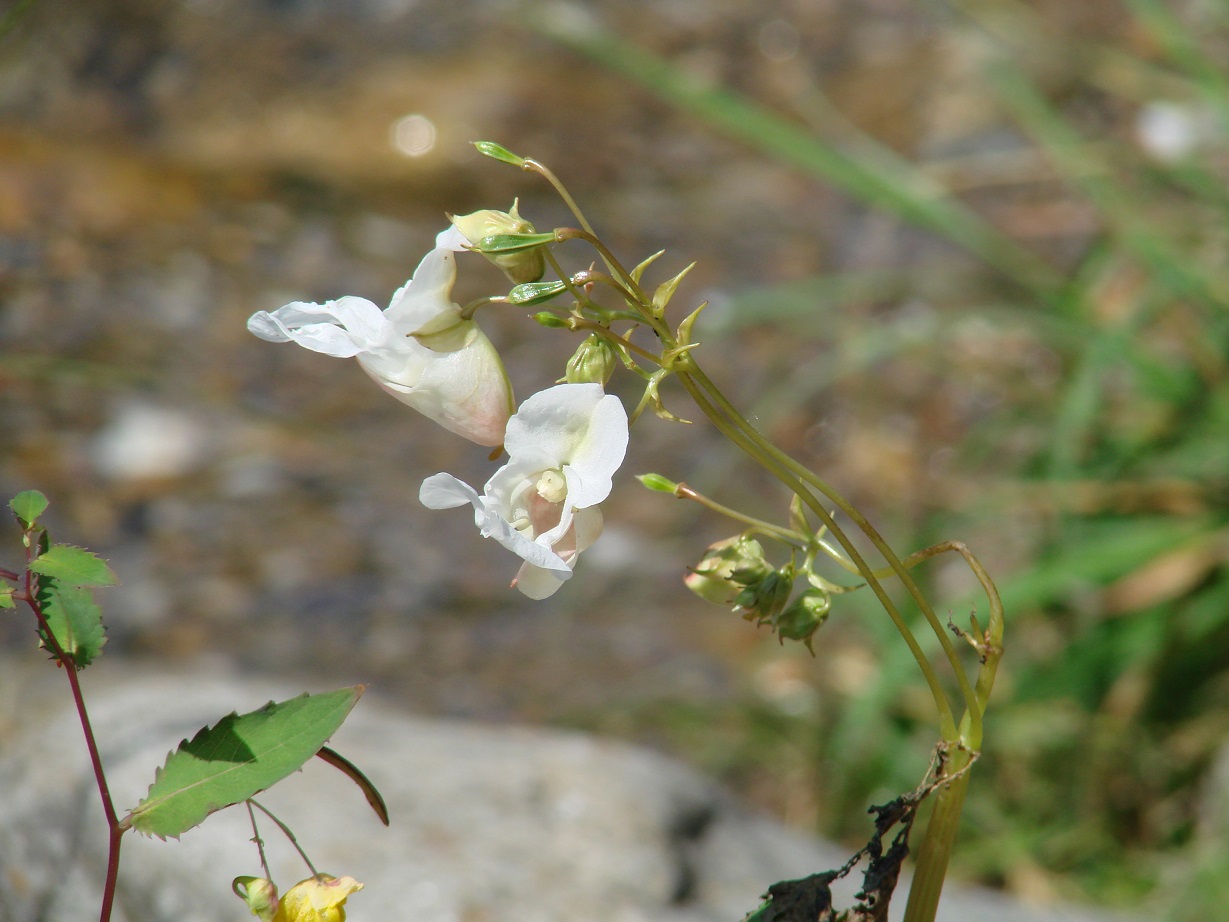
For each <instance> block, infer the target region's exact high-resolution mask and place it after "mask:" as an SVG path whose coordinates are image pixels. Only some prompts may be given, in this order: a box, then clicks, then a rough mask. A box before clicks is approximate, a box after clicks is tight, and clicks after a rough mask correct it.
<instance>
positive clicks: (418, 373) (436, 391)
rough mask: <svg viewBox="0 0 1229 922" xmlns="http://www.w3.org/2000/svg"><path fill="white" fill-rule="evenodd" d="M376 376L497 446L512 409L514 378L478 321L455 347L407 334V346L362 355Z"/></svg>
mask: <svg viewBox="0 0 1229 922" xmlns="http://www.w3.org/2000/svg"><path fill="white" fill-rule="evenodd" d="M359 364H360V365H362V366H363V368H364V370H366V371H367V373H368V374H370V375H371V376H372V377H373V378H375V379H376V382H377V383H378V384H379V385H380V386H381V387H383V388H384V389H385V390H386V391H388V393H390V394H392V395H393V396H394V397H396V398H397V399H398V400H400V401H401V402H402V403H405V404H408V405H409V406H411V407H413V408H414V409H415V410H417V411H418V412H419V413H422V414H423V415H424V416H426V417H427V418H428V419H431V420H434V421H435V422H437V423H439V424H440V425H441V426H443V427H444V428H445V429H447V430H448V431H449V432H455V433H456V434H457V435H460V436H463V437H464V438H467V439H469V440H470V441H471V442H476V443H477V444H479V445H487V446H490V447H495V446H496V445H500V444H502V442H503V440H504V428H505V427H506V426H507V424H508V417H509V416H510V415H511V413H512V383H511V382H510V381H509V380H508V373H507V371H505V370H504V365H503V361H502V360H501V359H500V357H499V353H498V352H496V351H495V347H494V346H493V345H492V344H491V341H490V340H489V339H487V338H486V335H485V334H484V333H483V332H482V331H481V330H479V329H478V327H477V326H476V325H475V326H474V328H473V335H472V336H471V338H470V340H469V343H468V344H467V345H466V346H465V347H464V348H463V349H459V350H457V351H455V352H433V351H431V350H430V349H427V348H425V347H423V346H419V345H418V344H417V343H416V342H414V341H413V340H407V341H406V342H405V344H404V347H403V351H402V352H400V353H396V354H394V353H392V352H391V351H381V352H379V353H371V354H368V355H363V356H360V357H359Z"/></svg>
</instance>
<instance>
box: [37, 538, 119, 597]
mask: <svg viewBox="0 0 1229 922" xmlns="http://www.w3.org/2000/svg"><path fill="white" fill-rule="evenodd" d="M30 569H31V570H33V571H34V572H35V573H40V574H42V575H43V576H50V577H52V578H54V579H56V580H58V581H59V582H60V583H62V584H63V585H66V586H76V587H83V586H114V585H116V584H117V583H118V582H119V579H118V578H117V577H116V575H115V573H114V572H112V570H111V568H110V567H108V566H107V562H106V561H105V560H103V559H102V558H101V557H99V556H98V555H97V554H95V553H93V552H92V551H87V550H86V549H85V548H83V547H73V546H72V545H71V544H53V545H52V546H51V547H50V548H48V549H47V550H46V551H44V552H43V553H42V554H40V555H39V556H38V557H37V558H36V559H35V560H34V561H33V562H32V563H31V564H30Z"/></svg>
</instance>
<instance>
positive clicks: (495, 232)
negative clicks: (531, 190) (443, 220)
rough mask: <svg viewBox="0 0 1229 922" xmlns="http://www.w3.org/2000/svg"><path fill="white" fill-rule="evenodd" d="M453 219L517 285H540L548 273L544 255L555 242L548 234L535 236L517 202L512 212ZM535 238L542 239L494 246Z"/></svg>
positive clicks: (488, 211)
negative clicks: (544, 249)
mask: <svg viewBox="0 0 1229 922" xmlns="http://www.w3.org/2000/svg"><path fill="white" fill-rule="evenodd" d="M449 220H451V221H452V223H453V225H454V226H455V227H456V229H457V230H458V231H460V232H461V236H462V237H464V238H465V239H466V240H468V241H469V242H470V244H471V245H472V246H473V247H474V248H475V249H476V250H477V251H478V252H480V253H482V254H483V255H484V256H485V257H486V258H487V259H489V260H490V261H491V262H493V263H494V264H495V265H497V266H499V268H500V269H502V270H503V273H504V275H506V276H507V277H508V278H509V279H511V280H512V281H513V282H517V283H519V282H536V281H537V280H538V279H540V278H541V277H542V274H543V273H544V272H545V271H546V260H545V257H543V255H542V245H543V244H544V243H547V242H549V241H550V240H553V239H554V237H553V235H552V236H548V235H546V234H534V230H533V225H532V224H530V223H529V222H528V221H526V220H525V219H524V218H522V217H521V215H520V212H518V211H517V203H516V201H513V202H512V208H511V209H510V210H509V211H492V210H490V209H487V210H485V211H475V212H474V213H473V214H466V215H452V216H450V218H449ZM527 235H533V237H538V238H542V239H540V240H536V241H533V242H530V241H525V245H518V244H515V243H508V242H507V241H503V242H501V243H500V244H494V243H491V244H490V245H487V244H488V242H489V241H491V238H497V239H502V238H507V237H522V236H527Z"/></svg>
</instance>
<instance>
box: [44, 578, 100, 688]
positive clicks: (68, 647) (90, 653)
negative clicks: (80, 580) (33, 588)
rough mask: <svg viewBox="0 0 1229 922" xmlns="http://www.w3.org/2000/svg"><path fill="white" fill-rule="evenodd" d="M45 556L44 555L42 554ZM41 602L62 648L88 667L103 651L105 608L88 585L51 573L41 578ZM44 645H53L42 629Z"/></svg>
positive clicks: (81, 666)
mask: <svg viewBox="0 0 1229 922" xmlns="http://www.w3.org/2000/svg"><path fill="white" fill-rule="evenodd" d="M40 559H41V558H40ZM38 604H39V607H40V608H41V609H42V612H43V617H44V618H46V619H47V624H48V625H49V626H50V627H51V633H52V636H53V637H55V641H56V643H57V644H59V646H60V649H61V650H63V651H64V653H65V654H66V655H67V656H68V657H69V658H70V659H72V661H73V665H75V666H76V667H77V668H78V669H84V668H85V667H86V666H88V665H89V664H90V663H92V662H93V661H94V660H95V658H97V656H98V655H99V654H100V653H101V652H102V647H103V644H105V643H106V642H107V636H106V633H105V631H104V630H103V626H102V612H101V611H99V609H98V606H97V605H96V604H94V596H93V595H92V594H91V593H90V591H89V590H88V589H81V588H79V587H77V586H72V585H66V584H64V583H62V582H60V581H59V580H57V579H53V578H51V577H49V576H40V577H39V578H38ZM39 636H40V637H41V638H42V641H43V646H44V647H46V648H47V649H49V650H50V649H51V644H49V643H48V640H47V637H46V636H45V635H44V634H43V632H42V631H41V630H40V631H39Z"/></svg>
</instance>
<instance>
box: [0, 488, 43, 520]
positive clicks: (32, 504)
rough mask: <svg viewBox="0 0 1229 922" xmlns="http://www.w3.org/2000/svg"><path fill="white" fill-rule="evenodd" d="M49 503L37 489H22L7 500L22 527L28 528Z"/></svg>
mask: <svg viewBox="0 0 1229 922" xmlns="http://www.w3.org/2000/svg"><path fill="white" fill-rule="evenodd" d="M49 505H50V503H49V502H48V501H47V497H45V496H44V495H43V494H42V493H40V492H39V491H38V490H22V491H21V492H20V493H18V494H17V495H16V496H14V497H13V498H12V499H10V500H9V508H10V509H12V510H13V514H14V515H16V516H17V518H18V520H19V521H20V522H21V524H22V527H23V528H29V527H30V526H31V525H33V524H34V522H35V520H37V519H38V517H39V516H40V515H42V514H43V512H44V511H46V509H47V506H49Z"/></svg>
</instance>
